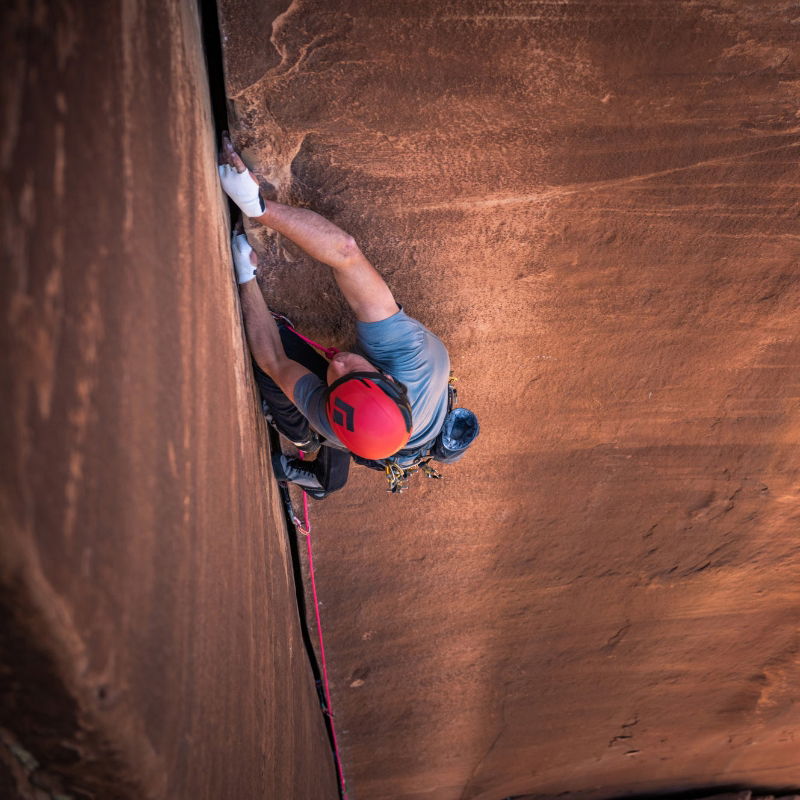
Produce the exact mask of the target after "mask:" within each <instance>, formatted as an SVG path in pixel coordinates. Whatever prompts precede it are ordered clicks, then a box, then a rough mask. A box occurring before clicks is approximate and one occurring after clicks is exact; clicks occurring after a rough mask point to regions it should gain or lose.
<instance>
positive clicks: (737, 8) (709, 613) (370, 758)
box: [221, 0, 800, 800]
mask: <svg viewBox="0 0 800 800" xmlns="http://www.w3.org/2000/svg"><path fill="white" fill-rule="evenodd" d="M221 8H222V12H223V13H222V16H223V21H222V25H223V29H224V34H225V36H226V40H225V45H226V60H227V87H228V93H229V96H230V98H231V99H232V100H233V103H234V106H235V110H236V114H237V116H238V132H237V136H238V140H239V144H240V146H243V147H244V148H245V152H246V154H247V155H248V156H249V157H250V158H251V160H252V162H253V164H254V165H255V166H256V167H257V169H258V170H259V172H260V175H261V177H262V178H263V179H264V180H265V181H269V182H270V183H271V184H272V185H273V187H274V189H275V191H276V192H277V194H278V196H279V197H281V198H283V199H286V200H289V201H292V202H296V203H301V204H305V205H308V206H310V207H311V208H314V209H316V210H318V211H320V212H322V213H324V214H327V215H330V216H331V217H332V218H333V219H334V220H335V221H337V222H338V223H339V224H341V225H342V226H343V227H345V228H346V229H347V230H349V231H350V232H352V233H353V234H354V235H355V236H356V238H357V239H358V240H359V242H360V243H361V245H362V249H363V250H364V252H365V253H366V254H367V256H368V257H369V258H370V259H371V260H372V261H373V262H374V263H375V264H376V266H377V267H378V269H380V270H381V272H382V273H383V274H384V276H385V277H386V279H387V281H388V282H389V284H390V285H391V287H392V288H393V290H394V291H395V293H396V296H397V298H398V299H399V300H400V302H402V303H403V304H404V305H405V307H406V309H407V310H408V311H409V312H410V313H411V314H412V315H415V316H417V317H418V318H420V319H421V320H422V321H423V322H424V323H426V324H427V325H428V326H429V327H431V328H432V330H433V331H434V332H436V333H437V334H439V335H440V336H442V337H443V338H444V340H445V342H446V343H447V344H448V346H449V348H450V352H451V355H452V361H453V366H454V369H455V372H456V374H457V375H458V376H459V377H460V379H461V384H460V385H461V393H462V400H463V402H464V403H465V404H466V405H469V406H471V407H472V408H474V409H475V410H476V411H477V412H478V415H479V416H480V418H481V420H482V425H483V434H482V437H481V439H480V440H479V442H478V444H477V445H476V447H475V448H474V450H473V451H472V452H470V453H469V454H468V455H467V457H466V458H465V459H464V462H463V463H462V464H460V465H458V466H453V467H449V468H445V472H446V476H447V477H446V480H445V481H443V482H442V483H433V482H431V481H424V480H419V479H418V480H417V481H416V485H415V486H413V488H412V489H411V491H409V492H408V493H407V494H405V495H403V496H399V497H398V496H387V495H385V494H384V492H383V488H384V487H383V481H382V478H381V476H380V475H379V474H377V473H373V472H368V471H365V470H355V471H354V475H353V479H352V481H351V483H350V485H349V486H348V487H347V489H346V490H345V491H344V492H342V493H341V494H340V495H338V496H335V497H332V498H330V499H329V500H326V501H325V502H324V504H317V505H315V506H314V509H313V514H314V517H315V520H316V525H317V527H316V531H317V534H316V535H317V542H318V544H317V547H318V551H319V555H318V561H319V566H318V570H319V575H318V582H319V591H320V594H321V596H322V597H323V598H324V601H325V621H326V622H327V630H326V634H327V637H328V639H329V651H330V652H329V654H328V655H329V660H330V663H331V677H332V686H333V700H334V707H335V708H336V712H337V725H338V727H339V729H340V737H339V738H340V744H341V746H342V750H343V758H344V767H345V772H346V774H347V777H348V780H349V786H350V788H351V797H352V798H353V800H389V798H391V800H457V799H458V798H461V800H478V799H480V800H498V798H504V797H507V796H511V795H525V796H528V795H531V796H545V795H556V794H571V795H585V796H587V797H602V796H606V797H607V796H614V795H620V794H625V793H644V792H651V791H656V790H667V789H689V788H693V787H702V786H716V785H730V784H744V785H747V784H756V785H761V786H769V785H772V786H792V785H794V786H796V785H798V784H800V757H799V756H798V752H799V748H798V742H800V705H799V704H798V703H797V699H798V695H797V691H798V689H797V687H798V685H800V638H798V636H799V629H800V582H798V580H797V576H798V569H799V568H800V540H798V525H799V524H800V511H798V500H800V490H799V489H798V486H799V485H800V484H799V483H798V479H799V478H800V448H798V444H797V442H798V435H800V410H799V409H798V396H799V395H800V391H799V390H800V383H799V382H798V374H799V373H798V366H799V365H800V337H799V336H798V327H797V326H798V308H800V268H798V263H800V260H799V257H800V247H799V244H800V229H799V228H798V208H799V207H798V201H797V186H798V182H799V181H798V178H799V177H800V170H798V165H797V162H798V153H799V152H800V135H799V134H800V119H798V114H799V113H800V112H798V96H799V95H798V89H799V88H800V82H799V81H800V79H799V78H798V69H800V47H799V46H798V45H799V44H800V16H798V9H797V5H796V3H792V2H782V1H781V2H770V3H763V2H748V1H747V0H724V1H723V2H720V1H718V0H713V1H712V0H694V1H693V2H658V1H656V0H652V1H648V0H630V1H629V2H616V1H615V2H611V0H592V2H581V1H580V0H573V1H567V2H558V3H553V2H536V1H535V0H530V1H528V2H515V1H514V0H497V1H496V2H495V1H494V0H490V2H483V0H482V1H481V2H477V1H476V2H469V1H468V2H461V1H459V2H433V1H432V0H431V2H428V1H427V0H421V1H420V2H413V3H395V2H388V0H350V1H348V0H336V2H332V3H325V4H321V3H312V2H308V1H307V0H293V2H292V3H291V4H290V5H287V3H286V2H271V3H263V2H258V3H255V2H251V0H222V2H221ZM279 244H280V243H275V242H273V241H272V240H271V239H270V238H269V237H268V236H266V237H263V238H262V251H263V252H262V265H261V271H260V277H261V281H262V286H263V288H264V290H265V292H266V294H267V297H268V300H269V301H270V302H271V303H272V304H273V306H274V307H277V308H278V309H280V310H283V311H285V312H287V313H289V314H291V315H292V316H293V318H294V319H295V321H296V323H297V324H298V325H299V326H301V328H305V329H306V330H307V331H309V332H311V333H316V334H318V335H320V336H321V337H323V339H324V340H326V341H328V342H340V341H346V340H347V336H348V330H349V328H348V324H345V323H343V322H342V321H341V320H342V319H343V318H344V316H343V315H344V314H345V309H344V307H343V304H342V302H341V300H340V299H339V298H338V296H337V294H336V292H335V289H334V288H333V284H332V282H331V280H330V278H329V277H328V275H327V273H326V271H325V269H324V268H322V267H320V266H319V265H315V264H311V263H309V262H308V261H307V260H304V259H302V258H298V257H297V256H296V254H295V253H293V252H292V251H291V250H285V251H284V250H281V249H280V247H279Z"/></svg>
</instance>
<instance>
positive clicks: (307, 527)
mask: <svg viewBox="0 0 800 800" xmlns="http://www.w3.org/2000/svg"><path fill="white" fill-rule="evenodd" d="M298 335H299V334H298ZM311 344H314V343H313V342H312V343H311ZM315 346H318V345H315ZM320 349H321V348H320ZM331 349H333V348H331ZM337 352H338V351H337ZM304 456H305V454H304V453H303V451H302V450H301V451H300V458H301V459H302V458H304ZM302 531H303V533H304V534H305V537H306V554H307V555H308V571H309V573H310V575H311V596H312V597H313V599H314V615H315V616H316V620H317V633H318V634H319V655H320V662H321V663H322V690H323V693H324V695H325V705H326V710H327V715H328V718H329V719H330V721H331V739H332V740H333V756H334V759H335V760H336V772H337V776H338V778H339V786H340V787H341V793H342V800H348V798H347V788H346V786H345V782H344V770H343V769H342V759H341V757H340V756H339V745H338V743H337V741H336V724H335V722H334V719H333V706H332V704H331V690H330V686H329V685H328V663H327V661H326V659H325V643H324V641H323V638H322V620H321V618H320V613H319V600H318V598H317V581H316V578H315V575H314V553H313V550H312V548H311V521H310V519H309V516H308V494H306V492H303V528H302Z"/></svg>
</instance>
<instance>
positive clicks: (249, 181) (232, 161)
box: [217, 132, 266, 217]
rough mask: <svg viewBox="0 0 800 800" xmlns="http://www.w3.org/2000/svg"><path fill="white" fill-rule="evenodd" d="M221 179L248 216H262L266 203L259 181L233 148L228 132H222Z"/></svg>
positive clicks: (230, 195) (227, 192) (223, 185)
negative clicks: (259, 189)
mask: <svg viewBox="0 0 800 800" xmlns="http://www.w3.org/2000/svg"><path fill="white" fill-rule="evenodd" d="M217 169H218V171H219V180H220V183H221V184H222V188H223V189H224V190H225V193H226V194H227V195H228V197H230V199H231V200H233V202H234V203H236V205H237V206H239V208H240V209H241V211H242V213H243V214H245V215H247V216H248V217H260V216H261V215H262V214H263V213H264V211H265V209H266V205H265V203H264V201H263V200H262V199H261V195H260V194H259V191H258V183H257V182H256V179H255V178H254V177H253V175H252V173H251V172H250V170H248V169H247V167H246V166H245V164H244V161H242V159H241V156H240V155H239V154H238V153H237V152H236V151H235V150H234V149H233V144H232V142H231V140H230V137H229V136H228V134H227V132H225V133H223V134H222V148H221V150H220V154H219V166H218V168H217Z"/></svg>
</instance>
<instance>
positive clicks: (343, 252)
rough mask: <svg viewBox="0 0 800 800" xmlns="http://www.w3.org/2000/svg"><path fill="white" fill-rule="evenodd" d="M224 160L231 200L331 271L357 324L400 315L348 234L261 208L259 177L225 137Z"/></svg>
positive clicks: (312, 216)
mask: <svg viewBox="0 0 800 800" xmlns="http://www.w3.org/2000/svg"><path fill="white" fill-rule="evenodd" d="M221 160H222V161H223V162H224V163H223V164H222V166H221V167H220V177H221V179H222V186H223V188H224V189H225V191H226V192H227V193H228V195H229V196H230V197H231V199H232V200H233V201H234V202H235V203H236V204H237V205H238V206H239V208H241V209H242V211H243V212H244V213H245V214H247V215H248V216H250V217H251V218H253V219H255V220H256V221H258V222H260V223H261V224H262V225H266V226H267V227H269V228H272V229H273V230H275V231H278V233H282V234H283V235H284V236H286V237H287V238H288V239H291V241H293V242H294V243H295V244H296V245H298V247H300V248H302V249H303V250H304V251H305V252H306V253H308V254H309V255H310V256H311V257H312V258H315V259H317V260H318V261H321V262H322V263H323V264H327V265H328V266H329V267H331V268H332V269H333V274H334V277H335V278H336V282H337V283H338V284H339V288H340V289H341V290H342V294H343V295H344V297H345V300H347V302H348V304H349V305H350V307H351V308H352V309H353V311H354V312H355V315H356V317H357V318H358V319H359V320H361V321H362V322H378V321H380V320H382V319H386V318H387V317H390V316H392V314H395V313H396V312H397V310H398V306H397V303H396V302H395V299H394V297H393V296H392V293H391V291H390V289H389V287H388V286H387V285H386V282H385V281H384V280H383V278H382V277H381V276H380V273H379V272H378V271H377V270H376V269H375V268H374V267H373V266H372V264H370V263H369V261H368V260H367V259H366V258H365V257H364V254H363V253H362V252H361V250H360V249H359V247H358V245H357V244H356V242H355V240H354V239H353V237H352V236H350V234H348V233H346V232H345V231H343V230H342V229H341V228H339V227H338V226H337V225H334V224H333V223H332V222H330V221H329V220H327V219H325V218H324V217H322V216H320V215H319V214H317V213H316V212H314V211H310V210H309V209H306V208H293V207H292V206H286V205H283V204H281V203H275V202H272V201H268V202H266V203H265V204H264V205H263V206H262V205H261V201H260V199H259V196H258V184H256V182H255V178H253V176H252V175H251V174H250V172H249V171H247V168H246V167H245V165H244V162H243V161H242V159H241V158H240V157H239V155H238V153H236V152H235V151H234V149H233V145H232V144H231V143H230V140H229V139H227V138H226V137H223V140H222V154H221ZM226 167H227V169H226Z"/></svg>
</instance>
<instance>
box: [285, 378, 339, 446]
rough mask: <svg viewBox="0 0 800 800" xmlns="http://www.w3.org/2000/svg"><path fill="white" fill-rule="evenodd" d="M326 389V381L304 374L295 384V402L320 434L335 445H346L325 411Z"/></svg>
mask: <svg viewBox="0 0 800 800" xmlns="http://www.w3.org/2000/svg"><path fill="white" fill-rule="evenodd" d="M326 389H327V387H326V385H325V383H324V382H323V381H322V380H320V379H319V378H318V377H317V376H316V375H314V374H311V373H309V374H308V375H303V377H302V378H300V380H299V381H297V383H296V384H295V385H294V404H295V405H296V406H297V408H299V409H300V413H301V414H302V415H303V416H304V417H305V418H306V419H307V420H308V422H309V424H310V425H311V427H312V428H313V429H314V430H315V431H316V432H317V433H318V434H320V436H324V437H325V438H326V439H327V440H328V441H329V442H330V443H331V444H333V445H336V446H338V447H344V445H343V444H342V443H341V442H340V441H339V439H338V438H337V437H336V435H335V434H334V432H333V428H331V425H330V423H329V422H328V415H327V413H326V412H325V391H326Z"/></svg>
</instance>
